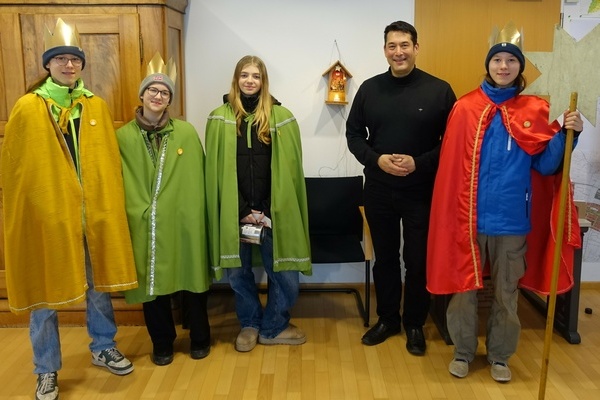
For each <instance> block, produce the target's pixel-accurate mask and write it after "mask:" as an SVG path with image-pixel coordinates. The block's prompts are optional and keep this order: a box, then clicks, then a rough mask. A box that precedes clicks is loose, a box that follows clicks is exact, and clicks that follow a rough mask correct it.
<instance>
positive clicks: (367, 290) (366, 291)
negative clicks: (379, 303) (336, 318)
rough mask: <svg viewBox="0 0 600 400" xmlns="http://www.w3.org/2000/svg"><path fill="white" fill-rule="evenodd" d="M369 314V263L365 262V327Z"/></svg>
mask: <svg viewBox="0 0 600 400" xmlns="http://www.w3.org/2000/svg"><path fill="white" fill-rule="evenodd" d="M370 313H371V261H369V260H365V315H364V319H365V327H368V326H369V316H370Z"/></svg>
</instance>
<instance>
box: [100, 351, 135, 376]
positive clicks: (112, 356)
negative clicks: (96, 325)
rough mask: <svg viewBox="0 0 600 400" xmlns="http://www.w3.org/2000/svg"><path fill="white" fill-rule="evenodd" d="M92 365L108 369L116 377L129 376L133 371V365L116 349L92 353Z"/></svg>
mask: <svg viewBox="0 0 600 400" xmlns="http://www.w3.org/2000/svg"><path fill="white" fill-rule="evenodd" d="M92 364H94V365H97V366H98V367H106V368H108V370H109V371H110V372H112V373H113V374H115V375H127V374H128V373H130V372H131V371H133V364H132V363H131V361H129V360H128V359H127V358H125V356H124V355H123V354H121V352H120V351H119V350H117V349H116V347H112V348H110V349H106V350H102V351H92Z"/></svg>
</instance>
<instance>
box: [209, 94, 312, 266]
mask: <svg viewBox="0 0 600 400" xmlns="http://www.w3.org/2000/svg"><path fill="white" fill-rule="evenodd" d="M270 126H271V139H272V142H271V144H272V146H273V148H272V157H271V220H272V224H273V269H274V270H275V271H276V272H278V271H300V272H302V273H304V274H305V275H311V274H312V264H311V261H310V240H309V236H308V207H307V203H306V186H305V182H304V172H303V169H302V145H301V142H300V129H299V128H298V123H297V122H296V118H295V117H294V116H293V115H292V113H291V112H290V111H289V110H287V109H286V108H284V107H281V106H277V105H274V106H273V109H272V112H271V121H270ZM205 141H206V193H207V205H208V222H209V230H210V263H211V266H213V267H215V268H230V267H239V266H241V261H240V256H239V250H240V236H239V234H240V220H239V215H238V213H239V211H238V187H237V173H236V171H237V170H236V153H237V134H236V123H235V116H234V114H233V109H232V108H231V106H230V105H229V104H228V103H227V104H224V105H222V106H221V107H219V108H217V109H216V110H214V111H213V112H212V113H211V114H210V115H209V117H208V122H207V124H206V139H205ZM256 261H258V262H259V260H256ZM254 265H258V263H257V264H254Z"/></svg>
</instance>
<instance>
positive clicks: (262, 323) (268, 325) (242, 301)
mask: <svg viewBox="0 0 600 400" xmlns="http://www.w3.org/2000/svg"><path fill="white" fill-rule="evenodd" d="M252 246H258V248H259V250H260V254H261V257H262V262H263V266H264V268H265V272H266V273H267V276H268V278H269V284H268V294H267V305H266V307H265V308H264V310H263V307H262V305H261V303H260V299H259V298H258V288H257V286H256V283H255V280H254V273H253V272H252V250H253V249H252ZM240 259H241V261H242V266H241V268H228V269H227V277H228V278H229V284H230V285H231V288H232V289H233V291H234V292H235V310H236V313H237V316H238V319H239V320H240V324H241V325H242V328H246V327H253V328H256V329H258V331H259V334H260V335H261V336H262V337H264V338H267V339H272V338H274V337H275V336H277V335H279V334H280V333H281V332H283V331H284V330H285V329H286V328H287V327H288V325H289V323H290V311H289V310H290V309H291V308H292V307H293V306H294V304H295V303H296V299H297V298H298V292H299V290H300V277H299V273H298V271H281V272H274V271H273V233H272V231H271V230H270V229H268V230H267V234H266V235H265V240H264V242H263V244H262V245H256V244H249V243H240Z"/></svg>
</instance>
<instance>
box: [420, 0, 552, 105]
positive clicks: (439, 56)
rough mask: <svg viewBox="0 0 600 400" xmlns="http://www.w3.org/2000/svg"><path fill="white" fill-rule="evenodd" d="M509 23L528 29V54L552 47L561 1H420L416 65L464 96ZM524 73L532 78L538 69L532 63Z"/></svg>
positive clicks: (476, 81)
mask: <svg viewBox="0 0 600 400" xmlns="http://www.w3.org/2000/svg"><path fill="white" fill-rule="evenodd" d="M509 21H513V22H514V23H515V24H516V25H517V27H519V28H520V27H522V28H523V36H524V40H523V50H524V51H525V52H527V51H552V42H553V31H554V26H555V25H556V24H558V23H559V22H560V0H494V1H481V0H452V1H447V0H415V27H416V28H417V31H418V33H419V38H418V41H419V44H420V48H419V55H418V56H417V66H418V67H419V68H421V69H423V70H425V71H427V72H429V73H431V74H433V75H435V76H438V77H439V78H442V79H444V80H445V81H447V82H448V83H450V85H452V88H453V89H454V91H455V92H456V95H457V96H459V97H460V96H462V95H464V94H466V93H467V92H469V91H471V90H473V89H475V88H476V87H477V86H478V85H480V84H481V82H482V80H483V77H484V76H485V66H484V62H485V57H486V55H487V52H488V50H489V45H488V38H489V36H490V34H491V32H492V29H493V27H494V26H497V27H498V28H499V29H502V27H503V26H504V25H505V24H506V23H507V22H509ZM524 75H525V77H526V78H527V80H528V82H533V80H534V79H535V78H537V77H538V76H539V72H538V71H537V70H536V68H535V67H534V66H533V65H532V64H531V63H530V62H527V63H526V66H525V72H524Z"/></svg>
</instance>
